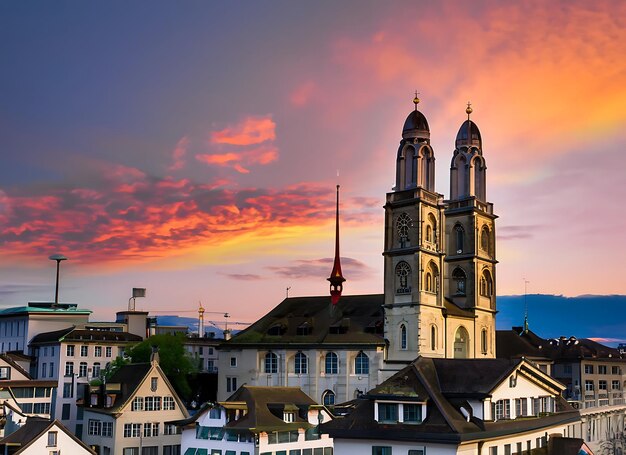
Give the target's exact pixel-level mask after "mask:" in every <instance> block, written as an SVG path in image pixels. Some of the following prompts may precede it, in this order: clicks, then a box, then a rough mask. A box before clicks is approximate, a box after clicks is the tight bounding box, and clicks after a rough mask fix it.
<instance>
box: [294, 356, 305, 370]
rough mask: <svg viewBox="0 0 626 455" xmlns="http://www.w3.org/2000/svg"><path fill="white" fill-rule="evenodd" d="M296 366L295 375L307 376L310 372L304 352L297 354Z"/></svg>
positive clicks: (295, 358)
mask: <svg viewBox="0 0 626 455" xmlns="http://www.w3.org/2000/svg"><path fill="white" fill-rule="evenodd" d="M294 361H295V365H294V373H296V374H307V371H308V368H307V367H308V359H307V358H306V355H305V354H304V353H302V352H297V353H296V356H295V357H294Z"/></svg>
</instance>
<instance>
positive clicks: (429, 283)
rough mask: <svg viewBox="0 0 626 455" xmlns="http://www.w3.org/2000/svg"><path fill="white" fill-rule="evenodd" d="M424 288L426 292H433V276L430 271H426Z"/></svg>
mask: <svg viewBox="0 0 626 455" xmlns="http://www.w3.org/2000/svg"><path fill="white" fill-rule="evenodd" d="M426 290H427V291H428V292H433V276H432V275H431V274H430V272H426Z"/></svg>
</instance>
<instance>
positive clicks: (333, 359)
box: [324, 352, 338, 374]
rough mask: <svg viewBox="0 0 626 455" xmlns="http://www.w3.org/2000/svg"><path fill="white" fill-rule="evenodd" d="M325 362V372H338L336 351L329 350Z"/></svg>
mask: <svg viewBox="0 0 626 455" xmlns="http://www.w3.org/2000/svg"><path fill="white" fill-rule="evenodd" d="M324 363H325V368H324V372H325V373H326V374H337V364H338V362H337V354H335V353H334V352H327V353H326V359H325V362H324Z"/></svg>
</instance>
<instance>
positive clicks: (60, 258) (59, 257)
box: [48, 254, 67, 305]
mask: <svg viewBox="0 0 626 455" xmlns="http://www.w3.org/2000/svg"><path fill="white" fill-rule="evenodd" d="M48 259H50V260H51V261H57V284H56V288H55V291H54V304H55V305H57V304H58V303H59V268H60V264H61V261H66V260H67V258H66V257H65V256H63V255H62V254H53V255H52V256H50V257H49V258H48Z"/></svg>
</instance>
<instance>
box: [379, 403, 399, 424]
mask: <svg viewBox="0 0 626 455" xmlns="http://www.w3.org/2000/svg"><path fill="white" fill-rule="evenodd" d="M378 421H379V422H381V423H396V422H397V421H398V404H397V403H378Z"/></svg>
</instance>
